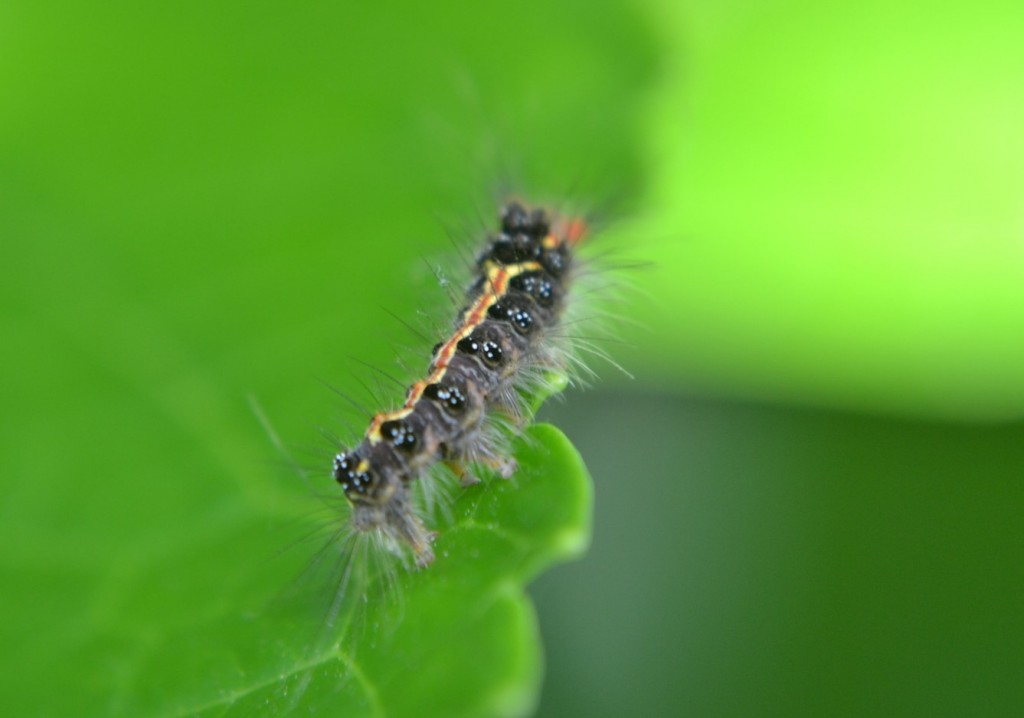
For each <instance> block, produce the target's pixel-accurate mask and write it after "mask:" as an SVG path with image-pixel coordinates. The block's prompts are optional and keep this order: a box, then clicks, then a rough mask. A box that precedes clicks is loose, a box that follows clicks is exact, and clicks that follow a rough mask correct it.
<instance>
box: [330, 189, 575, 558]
mask: <svg viewBox="0 0 1024 718" xmlns="http://www.w3.org/2000/svg"><path fill="white" fill-rule="evenodd" d="M498 225H499V228H498V232H497V233H496V234H493V235H491V236H490V237H489V238H488V241H487V244H486V246H485V248H484V249H483V251H482V252H481V253H480V254H479V255H478V257H477V259H476V271H477V276H476V279H475V280H474V281H473V282H472V284H471V285H470V286H469V288H468V290H467V292H466V300H465V301H466V303H465V306H464V308H463V309H462V310H461V311H460V312H459V314H458V316H457V318H456V320H455V322H454V327H453V329H452V331H451V332H450V333H449V334H448V336H447V338H445V339H443V340H442V341H441V342H438V343H437V344H436V345H435V346H434V348H433V354H432V358H431V362H430V365H429V367H428V369H427V374H426V376H425V377H424V378H423V379H421V380H419V381H416V382H415V383H414V384H412V386H410V387H409V389H408V391H407V392H406V397H405V401H404V403H403V404H402V406H401V407H400V408H398V409H396V410H394V411H389V412H382V413H379V414H377V415H376V416H374V417H373V419H372V421H371V422H370V425H369V427H368V428H367V430H366V433H365V435H364V436H363V438H362V440H361V441H360V442H359V444H358V445H357V446H355V448H352V449H350V450H346V451H342V452H340V453H338V454H337V455H336V456H335V457H334V460H333V472H332V473H333V477H334V480H335V481H336V482H337V483H338V484H340V485H341V488H342V490H343V492H344V495H345V498H346V499H347V502H348V504H349V505H350V507H351V513H350V517H351V518H350V524H351V529H352V530H353V531H355V532H356V534H357V535H360V534H362V535H365V534H370V535H374V536H377V537H379V538H380V539H381V540H382V541H383V542H384V543H385V545H387V546H388V547H390V548H392V549H393V550H394V549H400V548H401V547H406V548H407V549H410V550H411V552H412V555H413V557H414V559H415V562H416V564H417V566H420V567H425V566H427V565H429V564H430V563H432V562H433V560H434V552H433V550H432V548H431V544H432V542H433V539H434V537H435V533H434V532H432V531H431V530H430V529H429V528H428V527H427V526H426V525H425V521H424V518H423V514H422V507H420V506H417V501H416V493H415V492H414V488H415V486H416V484H417V482H418V481H420V480H421V479H424V478H425V477H426V476H427V475H428V474H429V473H430V472H431V471H432V470H433V469H434V468H435V467H436V466H437V465H438V464H444V465H446V466H447V467H448V468H450V469H451V470H452V471H453V472H454V473H455V475H456V476H457V477H459V478H460V480H461V482H462V483H463V484H464V485H468V484H471V483H475V482H476V481H478V479H476V478H475V477H474V475H473V474H472V473H471V470H472V467H481V466H484V467H490V468H493V469H496V470H497V471H498V473H499V474H500V475H501V476H502V477H505V478H508V477H510V476H512V474H513V473H514V472H515V468H516V466H515V462H514V460H513V459H512V458H510V457H509V456H508V451H509V442H510V437H509V432H508V431H507V430H503V429H502V427H501V425H502V424H503V423H508V422H511V423H512V425H513V426H514V427H518V428H522V426H523V424H524V423H525V422H526V421H528V419H529V418H530V417H531V416H532V409H531V406H530V403H529V396H530V394H531V391H533V390H536V389H537V388H539V387H540V386H541V385H542V384H543V382H544V381H545V379H544V377H545V376H546V374H547V373H548V372H551V371H560V370H564V369H565V364H566V361H567V360H566V356H567V353H566V351H565V350H564V347H562V346H560V342H559V338H558V327H559V324H560V321H561V319H562V315H563V312H564V309H565V306H566V300H567V294H568V291H569V288H570V286H571V284H572V282H573V279H574V277H575V275H576V273H577V263H576V261H575V256H574V250H575V249H576V247H577V245H578V244H579V243H580V242H581V241H582V239H583V237H584V235H585V234H586V231H587V226H586V224H585V222H583V220H581V219H558V218H557V217H554V216H553V215H551V214H549V213H548V212H547V211H545V210H543V209H540V208H532V209H527V208H526V207H525V206H523V204H521V203H519V202H517V201H513V202H510V203H508V204H506V205H505V206H504V207H503V208H502V209H501V210H500V212H499V222H498Z"/></svg>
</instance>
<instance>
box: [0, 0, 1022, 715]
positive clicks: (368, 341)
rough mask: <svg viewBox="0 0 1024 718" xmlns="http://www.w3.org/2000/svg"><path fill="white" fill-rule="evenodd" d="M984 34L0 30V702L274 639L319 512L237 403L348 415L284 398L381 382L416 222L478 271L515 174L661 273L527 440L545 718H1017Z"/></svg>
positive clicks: (465, 24) (760, 25)
mask: <svg viewBox="0 0 1024 718" xmlns="http://www.w3.org/2000/svg"><path fill="white" fill-rule="evenodd" d="M1022 36H1024V12H1022V9H1021V6H1020V5H1019V3H1011V2H989V3H986V2H980V3H978V2H975V3H966V2H953V3H947V4H944V5H942V6H941V7H939V6H936V5H935V4H928V3H923V2H913V1H911V0H897V1H896V2H888V3H881V2H868V3H856V4H849V3H835V2H828V3H806V2H794V1H788V2H787V1H784V0H778V1H776V2H771V1H766V2H732V3H719V2H715V3H712V2H681V3H667V2H653V1H652V2H641V3H600V4H594V3H583V2H563V3H556V4H542V3H533V4H526V5H519V6H516V7H515V8H509V7H493V8H492V7H489V6H484V5H481V6H472V7H466V6H464V5H462V4H456V3H447V4H445V3H442V4H437V3H434V4H431V5H429V6H427V5H422V4H414V3H399V4H391V5H387V6H383V7H376V8H370V7H368V6H367V7H356V6H352V7H344V8H343V7H340V6H338V5H335V4H329V3H316V4H314V5H303V6H290V5H278V4H273V3H257V4H253V3H229V2H225V3H213V4H211V3H184V4H182V3H179V4H175V5H172V6H165V5H145V6H140V5H138V4H131V3H125V2H114V3H105V4H103V5H99V6H83V5H81V4H74V3H63V4H62V3H57V4H53V3H50V4H46V5H32V4H30V3H26V2H17V1H15V2H8V3H6V4H4V5H3V6H2V7H0V260H2V261H0V267H2V268H0V272H2V276H0V302H2V304H0V312H2V313H0V321H2V327H0V330H2V337H3V343H4V350H3V352H2V354H0V375H2V376H3V381H2V384H0V392H2V394H0V401H2V405H3V415H2V416H3V424H2V437H0V441H2V444H0V457H2V458H0V462H2V465H0V476H2V481H3V482H4V483H3V500H2V503H0V572H2V573H0V583H2V585H3V590H2V591H0V610H2V611H3V614H4V615H5V616H7V617H8V619H7V620H6V621H5V625H4V628H3V629H2V630H3V635H2V637H0V638H2V645H3V648H2V649H0V662H2V663H0V675H2V676H3V678H2V679H0V701H2V704H3V706H4V708H5V709H7V712H10V713H12V714H18V715H32V714H36V715H61V714H63V715H81V714H90V715H119V714H124V712H125V711H126V710H127V707H128V706H129V705H132V706H134V705H138V704H135V703H131V702H130V701H129V698H130V697H137V696H138V695H139V694H138V693H137V692H136V691H137V690H138V689H139V686H140V685H144V686H145V687H146V688H147V689H149V690H151V691H152V692H151V693H150V694H147V696H146V697H145V702H146V705H149V706H152V710H151V712H153V713H159V714H162V715H172V714H175V713H180V712H183V711H187V710H189V709H190V708H194V707H195V706H196V705H200V704H201V703H200V702H196V701H195V700H193V699H195V698H197V697H198V698H202V697H208V696H210V695H213V694H214V693H215V692H216V691H221V692H223V691H228V692H230V691H232V690H235V689H237V688H238V687H239V686H242V685H251V683H252V680H251V678H252V676H253V675H255V674H257V673H260V671H264V672H263V673H261V677H268V676H269V675H270V673H271V671H270V667H272V666H275V665H278V664H280V663H283V662H289V661H294V660H296V657H297V656H302V655H303V653H302V646H300V645H297V643H298V641H296V637H295V636H294V635H291V634H290V633H289V632H288V630H287V629H286V625H284V624H280V625H279V624H277V623H274V622H268V623H269V625H262V626H260V627H261V628H263V629H264V630H263V632H261V633H258V634H253V633H252V632H251V629H249V628H245V629H242V628H239V626H244V625H245V623H246V621H250V622H251V621H252V616H255V615H258V613H257V612H258V611H259V607H260V606H262V605H264V602H265V600H266V599H267V598H268V596H269V595H270V594H271V593H272V592H273V591H274V590H277V589H279V588H280V587H281V585H282V584H283V583H284V582H286V581H287V580H288V579H289V578H290V577H291V576H292V575H293V573H294V570H296V569H297V567H298V566H299V565H301V563H302V561H303V559H304V556H302V555H301V554H302V548H301V547H300V548H298V549H296V550H292V551H289V552H286V553H285V557H284V558H282V559H279V560H271V559H270V557H272V556H274V555H276V553H277V551H279V550H280V549H281V548H282V547H283V546H285V545H286V544H287V543H288V540H289V539H288V536H285V535H284V534H287V533H288V532H287V531H283V530H282V529H281V525H282V524H287V522H289V521H298V522H299V524H302V519H301V518H297V517H301V516H302V514H303V513H304V512H308V511H309V510H310V506H311V502H312V501H313V500H311V499H310V496H309V493H310V492H309V489H308V488H307V487H304V486H303V485H302V484H301V482H299V481H296V480H295V479H294V478H293V476H292V474H291V473H290V472H289V471H286V470H277V469H275V467H274V466H273V465H272V462H274V460H275V455H274V451H273V448H272V447H271V445H270V444H271V442H270V441H269V439H268V438H267V437H266V436H265V435H264V433H263V431H262V430H261V428H260V427H259V424H258V422H257V421H256V420H255V418H254V417H253V415H252V412H251V411H250V409H249V408H248V403H247V397H248V396H250V395H253V396H255V397H256V399H257V400H258V402H259V403H260V405H261V406H263V407H264V409H265V411H266V414H267V415H268V416H269V417H270V419H271V422H272V423H273V425H274V427H275V429H276V430H277V431H278V432H279V433H280V434H281V435H282V437H283V439H284V441H285V443H286V444H288V445H289V446H292V447H295V446H302V445H306V444H313V443H314V441H315V440H313V439H311V438H310V437H313V436H315V435H316V432H317V429H316V427H317V426H321V425H326V426H327V427H328V428H329V430H330V431H332V432H338V433H343V432H344V429H343V428H341V427H343V426H344V422H345V421H348V422H351V423H352V424H354V425H356V430H358V428H359V427H358V424H359V423H361V421H362V418H361V417H355V416H353V415H352V413H351V412H346V410H345V409H343V408H339V407H337V406H336V405H335V404H333V403H332V398H331V395H330V393H329V392H326V391H322V390H319V387H318V385H317V384H316V382H315V381H314V380H313V378H314V377H322V378H324V379H325V380H327V381H329V382H331V383H333V384H341V385H344V386H345V388H346V389H348V388H349V387H350V386H351V385H352V384H353V383H354V381H353V380H351V379H350V377H353V376H354V375H356V376H357V375H359V373H360V368H361V365H359V364H358V362H360V361H365V362H369V363H371V364H374V365H376V366H379V367H382V368H384V369H386V370H388V371H395V372H404V373H403V378H405V377H406V376H411V375H412V373H414V372H415V371H416V370H417V369H418V367H419V361H418V359H417V357H419V356H425V354H426V351H427V350H428V348H429V347H428V346H426V345H424V344H425V343H424V342H423V341H422V340H419V339H416V338H410V335H409V334H408V333H406V330H405V329H404V328H403V327H402V326H401V325H400V323H398V322H396V321H395V320H394V319H392V318H390V317H389V312H391V313H394V314H398V315H399V316H401V317H403V318H406V319H408V320H410V321H411V322H412V323H414V324H417V325H421V324H422V325H426V326H435V325H437V326H440V325H443V322H444V321H445V320H444V316H445V314H446V313H447V311H448V305H447V300H446V299H445V298H444V293H443V291H440V290H439V289H438V288H437V286H436V279H435V278H434V276H433V274H432V273H431V272H430V271H428V269H427V268H426V264H427V263H431V264H433V263H436V262H439V261H443V260H444V259H445V258H446V257H447V258H448V259H451V258H452V256H453V255H456V256H457V254H458V253H457V252H453V251H452V249H451V243H450V241H449V239H448V238H447V237H446V236H445V227H446V226H448V224H449V223H448V222H447V219H445V220H444V221H440V222H439V221H437V220H436V219H435V218H434V217H435V215H434V213H435V212H440V213H441V214H442V216H443V217H444V218H447V217H462V218H463V219H464V220H467V222H466V225H468V226H471V227H473V230H472V231H468V232H466V231H462V230H461V229H460V228H457V229H456V244H459V245H460V246H462V245H466V246H472V242H473V241H478V239H479V233H480V232H481V227H484V226H486V225H487V224H489V222H490V216H491V213H492V211H493V207H492V205H491V204H490V202H492V201H493V198H494V191H493V188H494V187H495V186H499V187H500V186H504V185H510V186H512V187H513V188H514V189H517V190H520V191H522V192H523V193H524V194H525V195H527V196H528V197H538V198H541V199H547V198H551V197H555V198H558V197H561V196H563V195H564V194H566V193H568V194H570V195H572V193H573V191H575V192H577V193H578V195H582V196H583V198H584V199H585V198H586V196H587V195H588V193H592V194H593V195H595V196H598V197H599V198H600V197H602V196H605V195H609V194H613V195H618V196H622V197H625V199H626V202H625V204H626V206H628V207H630V208H632V209H633V212H632V215H631V221H628V222H623V223H621V224H619V225H618V226H616V227H613V228H612V229H611V230H610V231H609V232H608V233H607V235H606V236H605V237H603V238H601V242H603V243H604V245H603V246H604V247H625V248H627V249H628V250H629V254H630V255H631V256H640V257H642V258H648V259H650V260H651V261H652V263H653V264H654V266H653V268H651V269H649V270H644V271H639V272H637V273H636V275H635V276H634V277H633V278H632V281H634V282H635V283H636V284H637V285H639V288H640V289H642V290H643V293H644V294H646V296H647V297H648V300H646V301H645V300H640V301H636V302H635V303H632V304H629V305H627V306H624V307H623V308H622V312H623V313H625V314H627V315H629V317H630V318H631V319H635V320H637V324H638V325H639V326H640V328H639V329H632V328H629V327H628V326H627V327H626V328H625V329H624V330H623V332H624V335H625V338H626V340H627V341H628V342H629V343H631V344H632V345H633V348H632V349H630V348H618V347H613V352H614V353H615V355H616V358H617V359H619V360H620V361H622V362H623V363H625V364H626V365H627V366H628V368H629V369H630V370H631V371H632V372H633V373H634V374H636V375H637V377H638V381H637V382H634V383H631V384H628V385H627V384H626V382H625V381H624V380H622V379H620V378H619V377H618V376H617V375H616V374H615V372H613V371H603V373H604V374H606V375H607V379H608V385H610V386H612V387H613V389H614V391H615V392H616V393H610V394H607V395H601V394H600V393H598V392H595V393H592V394H590V395H589V396H573V397H570V398H569V401H568V402H567V403H566V405H565V407H559V408H558V409H556V410H553V411H551V413H550V414H549V416H551V417H552V418H553V419H554V420H555V421H556V423H557V424H558V425H559V426H561V427H563V428H564V429H565V430H566V432H567V434H568V435H569V436H570V437H571V438H572V439H573V440H574V443H576V444H577V445H578V446H579V447H580V448H581V451H582V453H583V456H584V458H585V459H586V461H587V462H588V465H589V466H590V468H591V470H592V473H593V475H594V478H595V481H596V484H597V486H596V512H597V513H596V517H595V523H594V533H595V545H594V550H593V552H592V553H591V554H590V555H589V556H588V558H587V559H585V560H584V561H582V562H580V563H579V564H575V565H573V566H570V567H566V568H562V569H559V570H558V571H555V572H553V573H551V574H549V575H547V576H545V577H544V578H543V579H542V580H541V581H540V582H539V584H538V586H537V588H536V595H537V597H538V601H539V608H540V621H541V627H542V628H543V629H544V636H545V645H546V646H547V650H548V656H549V661H548V675H547V679H546V683H545V688H544V692H543V695H542V697H541V705H540V711H541V713H547V714H549V715H560V716H564V715H588V716H595V715H623V714H635V715H657V714H661V715H680V714H682V715H687V714H693V715H780V716H782V715H786V716H790V715H813V716H817V715H920V714H926V715H949V716H960V715H964V714H980V715H1007V716H1011V715H1019V714H1020V710H1021V707H1022V706H1024V694H1022V688H1021V686H1024V680H1022V679H1024V649H1022V646H1024V625H1022V623H1024V618H1022V616H1024V613H1022V612H1021V610H1020V601H1019V596H1020V595H1022V593H1024V572H1022V566H1024V527H1022V523H1021V521H1020V516H1021V515H1022V514H1024V495H1022V490H1021V481H1020V476H1021V466H1022V459H1024V457H1022V456H1021V453H1020V451H1021V449H1020V447H1021V446H1022V445H1024V443H1022V439H1024V425H1022V423H1021V421H1022V413H1024V412H1022V409H1024V371H1022V370H1021V366H1022V363H1024V362H1022V360H1024V339H1022V337H1024V144H1022V140H1021V135H1020V131H1019V129H1018V128H1020V127H1021V126H1024V104H1022V103H1024V99H1022V98H1024V95H1022V94H1021V91H1020V88H1021V87H1024V50H1022V49H1021V47H1022V43H1021V42H1020V38H1021V37H1022ZM595 187H596V188H599V189H595ZM574 188H575V190H574ZM577 198H578V197H577V196H572V199H577ZM477 217H480V218H481V219H479V220H478V219H477ZM424 258H426V259H427V260H428V262H424V261H423V259H424ZM454 274H457V272H454ZM434 305H436V307H437V313H436V315H435V313H434V311H433V310H430V311H428V312H427V314H428V315H429V316H428V317H423V316H421V315H420V307H423V306H434ZM402 344H405V345H409V344H412V345H414V347H413V349H411V350H407V351H404V352H403V351H399V352H398V353H399V354H401V355H402V356H403V357H404V358H405V359H406V361H407V363H408V364H409V365H410V369H409V370H408V372H406V370H405V369H404V368H400V369H395V368H394V359H393V357H394V356H395V354H396V350H395V346H396V345H402ZM426 344H429V343H426ZM421 345H423V346H421ZM417 352H418V353H417ZM695 395H700V396H702V397H703V398H701V399H699V400H698V399H695V398H693V397H694V396H695ZM722 397H729V398H728V399H723V398H722ZM750 402H760V403H750ZM847 412H849V413H847ZM854 412H856V413H854ZM900 417H902V418H900ZM979 421H988V422H993V421H1001V422H1004V423H1003V424H1002V425H995V424H982V423H971V422H979ZM332 448H333V447H332V446H329V445H322V446H319V447H316V448H314V449H312V450H311V451H310V452H309V454H310V459H309V463H310V464H311V466H312V467H314V468H315V469H316V472H319V473H313V475H312V477H311V483H312V484H313V486H312V488H313V490H314V491H319V490H320V489H321V488H323V489H324V490H329V489H330V487H329V479H328V477H327V476H326V470H323V471H321V469H320V468H319V467H321V466H324V467H326V466H327V464H328V457H329V455H330V453H331V450H332ZM505 498H506V500H507V499H508V496H507V495H506V497H505ZM307 523H308V522H307ZM311 550H313V549H311ZM218 587H219V588H220V589H221V590H219V591H218V590H217V589H218ZM220 619H223V621H224V623H222V624H220V625H222V626H224V627H226V628H225V629H224V631H223V632H222V633H211V632H209V631H205V630H204V629H203V627H204V626H208V625H210V623H211V622H213V623H216V622H217V621H218V620H220ZM523 625H524V626H526V628H525V629H524V630H528V629H529V626H527V625H526V624H523ZM231 626H233V628H231ZM236 629H237V630H236ZM254 635H257V636H258V637H259V640H256V639H254V638H253V636H254ZM225 639H226V640H225ZM171 647H173V651H172V650H171ZM240 647H247V648H248V652H247V653H238V652H236V650H235V649H238V648H240ZM154 657H160V660H154ZM275 661H276V662H277V664H275ZM534 669H536V670H539V667H538V666H536V665H534ZM410 670H412V669H410ZM232 671H233V672H234V673H233V675H235V676H236V677H237V682H236V683H235V684H233V685H231V686H224V685H223V684H219V683H218V680H219V678H218V677H219V676H224V675H227V674H229V673H231V672H232ZM527 673H529V672H528V671H527ZM531 675H537V674H536V673H533V674H531ZM322 678H323V679H324V685H330V677H329V676H323V677H322ZM179 687H181V688H179ZM184 687H188V689H186V688H184ZM534 687H535V686H534ZM446 688H448V689H450V690H451V691H452V693H451V695H450V696H449V697H450V698H452V699H453V700H457V699H458V696H459V691H462V690H465V686H464V685H461V684H460V683H459V682H458V678H457V677H456V678H455V679H454V680H453V682H451V683H450V684H447V685H446ZM186 694H187V695H186ZM528 703H529V701H528V700H525V701H521V702H519V703H516V704H515V706H516V710H521V709H522V707H523V706H525V705H527V704H528ZM228 704H230V703H228ZM509 705H512V704H509ZM323 706H324V707H325V709H326V706H327V704H323ZM474 706H475V707H476V708H477V709H479V707H480V704H474ZM472 709H473V708H472V707H467V710H472ZM211 710H216V709H215V708H211ZM509 710H512V709H509Z"/></svg>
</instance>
